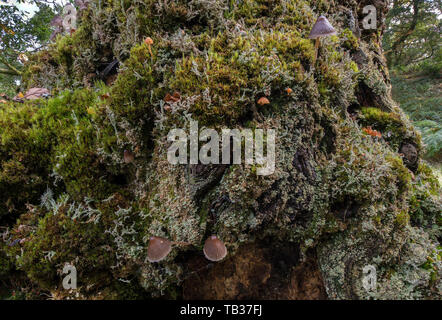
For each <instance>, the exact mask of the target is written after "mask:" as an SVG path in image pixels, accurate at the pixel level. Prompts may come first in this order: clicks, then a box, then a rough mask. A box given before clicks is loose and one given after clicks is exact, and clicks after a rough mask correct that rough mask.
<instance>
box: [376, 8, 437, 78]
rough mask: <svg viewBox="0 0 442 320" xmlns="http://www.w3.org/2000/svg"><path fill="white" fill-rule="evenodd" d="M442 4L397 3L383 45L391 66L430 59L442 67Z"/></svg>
mask: <svg viewBox="0 0 442 320" xmlns="http://www.w3.org/2000/svg"><path fill="white" fill-rule="evenodd" d="M441 5H442V1H440V0H435V1H433V0H395V1H393V3H392V8H391V11H390V12H389V14H388V16H387V21H386V23H387V31H386V33H385V36H384V43H383V44H384V49H385V50H386V55H387V59H388V63H389V65H390V67H397V66H401V65H412V64H417V63H420V62H422V61H425V60H429V59H432V60H433V61H434V62H435V63H439V67H440V62H441V48H440V44H441V40H440V34H441V30H442V23H441V19H440V16H441V14H442V12H441ZM439 70H440V68H439Z"/></svg>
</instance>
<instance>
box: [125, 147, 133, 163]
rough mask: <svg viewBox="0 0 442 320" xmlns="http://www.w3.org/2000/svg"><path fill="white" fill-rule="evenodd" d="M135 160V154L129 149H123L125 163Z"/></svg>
mask: <svg viewBox="0 0 442 320" xmlns="http://www.w3.org/2000/svg"><path fill="white" fill-rule="evenodd" d="M134 160H135V156H134V154H133V153H132V152H130V151H129V150H124V162H125V163H131V162H133V161H134Z"/></svg>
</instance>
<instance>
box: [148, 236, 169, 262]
mask: <svg viewBox="0 0 442 320" xmlns="http://www.w3.org/2000/svg"><path fill="white" fill-rule="evenodd" d="M171 250H172V243H171V242H170V241H169V240H167V239H164V238H160V237H151V238H150V241H149V245H148V247H147V260H148V261H149V262H160V261H161V260H163V259H164V258H166V257H167V255H168V254H169V253H170V251H171Z"/></svg>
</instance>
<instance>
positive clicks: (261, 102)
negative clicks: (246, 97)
mask: <svg viewBox="0 0 442 320" xmlns="http://www.w3.org/2000/svg"><path fill="white" fill-rule="evenodd" d="M269 103H270V101H269V99H267V98H266V97H262V98H260V99H259V100H258V104H259V105H260V106H263V105H265V104H269Z"/></svg>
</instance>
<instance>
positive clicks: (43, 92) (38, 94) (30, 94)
mask: <svg viewBox="0 0 442 320" xmlns="http://www.w3.org/2000/svg"><path fill="white" fill-rule="evenodd" d="M49 94H50V92H49V90H48V89H46V88H31V89H29V90H28V91H26V93H25V94H24V96H23V97H24V98H25V99H27V100H35V99H38V98H42V97H44V96H47V95H49Z"/></svg>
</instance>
